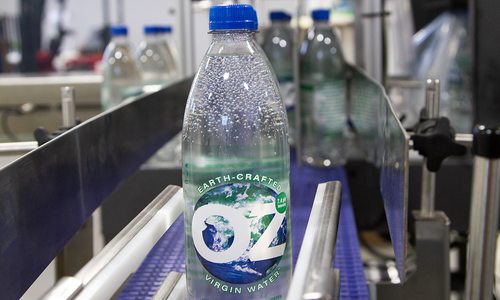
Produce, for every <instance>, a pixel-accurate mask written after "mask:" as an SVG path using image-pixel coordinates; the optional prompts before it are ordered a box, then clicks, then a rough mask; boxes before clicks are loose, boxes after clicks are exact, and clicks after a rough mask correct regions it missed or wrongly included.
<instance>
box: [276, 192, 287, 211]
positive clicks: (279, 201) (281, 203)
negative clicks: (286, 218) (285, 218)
mask: <svg viewBox="0 0 500 300" xmlns="http://www.w3.org/2000/svg"><path fill="white" fill-rule="evenodd" d="M275 204H276V211H277V212H279V213H280V214H283V213H285V212H286V206H287V200H286V194H285V192H281V193H280V194H279V195H278V196H277V197H276V202H275Z"/></svg>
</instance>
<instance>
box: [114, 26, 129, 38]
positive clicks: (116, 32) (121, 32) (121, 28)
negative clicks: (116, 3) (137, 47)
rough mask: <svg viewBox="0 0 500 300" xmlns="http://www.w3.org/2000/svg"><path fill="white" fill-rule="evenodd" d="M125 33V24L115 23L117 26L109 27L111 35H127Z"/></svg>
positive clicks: (126, 30)
mask: <svg viewBox="0 0 500 300" xmlns="http://www.w3.org/2000/svg"><path fill="white" fill-rule="evenodd" d="M127 34H128V29H127V26H123V25H117V26H112V27H111V35H112V36H120V35H127Z"/></svg>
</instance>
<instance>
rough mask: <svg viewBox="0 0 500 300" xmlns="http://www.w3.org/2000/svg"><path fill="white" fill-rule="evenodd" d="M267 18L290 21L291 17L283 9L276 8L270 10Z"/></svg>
mask: <svg viewBox="0 0 500 300" xmlns="http://www.w3.org/2000/svg"><path fill="white" fill-rule="evenodd" d="M269 18H270V19H271V21H290V20H291V19H292V16H291V15H289V14H287V13H286V12H284V11H281V10H276V11H272V12H271V13H270V14H269Z"/></svg>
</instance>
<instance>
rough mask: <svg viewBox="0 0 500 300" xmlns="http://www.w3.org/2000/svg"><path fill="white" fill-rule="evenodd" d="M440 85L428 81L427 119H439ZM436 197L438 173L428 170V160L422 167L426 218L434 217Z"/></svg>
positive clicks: (423, 204) (430, 80) (437, 81)
mask: <svg viewBox="0 0 500 300" xmlns="http://www.w3.org/2000/svg"><path fill="white" fill-rule="evenodd" d="M439 93H440V84H439V80H437V79H434V80H433V79H427V83H426V90H425V110H426V117H427V118H431V119H435V118H438V117H439V98H440V97H439ZM435 196H436V173H435V172H431V171H429V169H427V159H426V158H424V161H423V165H422V197H421V203H420V205H421V206H420V211H421V214H422V216H424V217H432V216H433V215H434V208H435V202H436V199H435Z"/></svg>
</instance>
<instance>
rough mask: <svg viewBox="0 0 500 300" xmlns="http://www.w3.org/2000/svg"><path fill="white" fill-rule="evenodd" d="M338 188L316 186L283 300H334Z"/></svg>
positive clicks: (331, 184)
mask: <svg viewBox="0 0 500 300" xmlns="http://www.w3.org/2000/svg"><path fill="white" fill-rule="evenodd" d="M340 195H341V184H340V182H338V181H331V182H327V183H322V184H320V185H318V189H317V191H316V197H315V199H314V203H313V206H312V210H311V215H310V216H309V221H308V223H307V227H306V232H305V234H304V240H303V241H302V247H301V249H300V254H299V258H298V260H297V264H296V267H295V270H294V274H293V278H292V283H291V285H290V290H289V291H288V296H287V300H299V299H332V300H333V299H338V297H339V294H338V293H339V291H340V281H339V280H340V274H339V272H338V270H335V269H334V268H333V258H334V257H335V244H336V241H337V229H338V223H339V217H340V201H341V197H340Z"/></svg>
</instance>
